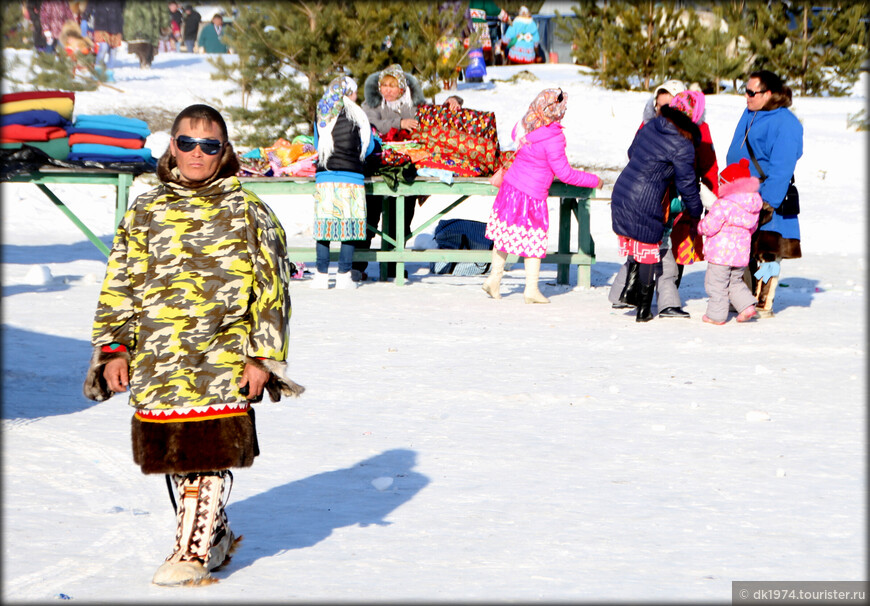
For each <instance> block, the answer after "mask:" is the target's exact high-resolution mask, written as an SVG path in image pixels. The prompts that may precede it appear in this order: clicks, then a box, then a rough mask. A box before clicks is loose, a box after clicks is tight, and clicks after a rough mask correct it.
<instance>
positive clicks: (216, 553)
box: [151, 470, 237, 585]
mask: <svg viewBox="0 0 870 606" xmlns="http://www.w3.org/2000/svg"><path fill="white" fill-rule="evenodd" d="M172 480H173V482H174V483H175V486H176V489H177V490H178V493H179V497H180V501H179V503H178V509H177V511H176V521H177V523H178V528H177V529H176V532H175V549H174V550H173V552H172V555H170V556H169V557H168V558H166V561H165V562H163V564H162V565H161V566H160V568H158V569H157V572H155V573H154V578H153V579H151V582H152V583H154V584H155V585H194V584H198V583H202V582H204V581H206V580H207V579H209V578H210V577H209V575H208V573H209V571H210V570H214V569H215V568H217V567H219V566H221V565H222V564H224V563H226V561H227V558H228V556H229V553H230V552H231V551H232V549H233V547H234V546H235V543H236V542H237V541H236V538H235V536H234V535H233V532H232V531H231V530H230V526H229V522H228V520H227V514H226V512H225V511H224V505H225V501H226V499H227V498H228V497H229V490H230V488H231V486H232V474H231V473H230V472H229V471H226V470H224V471H219V472H214V473H191V474H187V475H177V474H176V475H173V476H172Z"/></svg>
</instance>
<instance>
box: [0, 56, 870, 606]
mask: <svg viewBox="0 0 870 606" xmlns="http://www.w3.org/2000/svg"><path fill="white" fill-rule="evenodd" d="M7 52H9V51H7ZM23 55H24V59H25V62H26V61H27V60H28V59H27V57H26V53H24V54H23ZM211 71H212V68H211V66H210V65H209V63H208V61H207V60H206V59H205V58H204V57H203V56H201V55H197V56H192V55H186V54H175V53H167V54H161V55H159V56H158V57H157V58H156V60H155V62H154V65H153V68H152V69H150V70H140V69H139V67H138V62H137V61H136V59H135V57H132V56H129V55H126V54H122V55H121V56H120V57H119V66H118V67H117V68H116V70H115V77H116V79H117V83H116V86H117V87H118V88H119V89H121V91H123V92H119V91H115V90H110V89H101V90H98V91H96V92H91V93H79V94H77V95H76V105H75V107H76V113H77V114H89V113H119V114H122V115H129V112H131V111H132V110H133V108H136V107H141V106H152V105H153V106H156V107H164V108H167V109H169V110H171V111H173V112H175V111H178V110H180V109H182V108H183V107H185V106H186V105H188V104H190V103H194V102H206V103H211V104H215V105H216V106H219V107H220V106H221V105H222V104H224V103H231V102H232V103H238V100H237V98H236V97H235V96H233V95H232V94H229V93H227V92H226V91H227V90H228V84H227V83H226V82H220V81H215V80H211V79H210V77H209V74H210V73H211ZM518 71H520V68H517V67H502V68H490V70H489V76H488V78H487V80H488V82H487V84H486V85H485V86H483V87H479V88H477V89H471V88H461V89H460V91H459V93H460V94H461V95H462V96H463V97H464V98H465V101H466V107H472V108H477V109H486V110H491V111H495V112H496V115H497V120H498V124H499V132H500V134H501V135H502V139H503V143H505V144H506V143H507V142H508V139H509V136H508V135H509V132H510V128H511V127H512V125H513V124H514V123H515V122H516V120H518V119H519V118H520V117H521V116H522V114H523V112H524V110H525V108H526V107H527V106H528V103H529V102H530V101H531V100H532V98H533V97H534V95H535V94H536V93H537V92H538V91H539V90H540V89H542V88H545V87H550V86H561V87H562V88H563V89H564V90H565V91H566V92H567V93H568V95H569V110H568V114H567V116H566V118H565V120H564V123H565V126H566V128H567V136H568V155H569V159H570V160H571V161H572V163H573V164H575V165H578V166H583V167H586V168H587V169H588V170H591V171H593V172H599V174H601V175H602V176H604V177H605V179H606V180H607V181H608V182H609V183H608V185H607V186H606V187H605V188H604V190H603V192H601V194H600V195H601V198H600V199H598V200H596V201H595V202H594V203H593V208H592V226H591V228H592V234H593V237H594V238H595V242H596V254H597V262H596V264H595V265H594V266H593V268H592V288H591V289H580V288H574V287H566V286H557V285H556V284H555V266H546V265H545V267H544V271H543V272H542V277H543V280H544V281H545V282H546V283H545V284H544V285H543V287H542V288H543V291H544V293H545V294H548V295H549V296H551V297H552V304H551V305H535V306H532V305H525V304H523V300H522V296H521V290H522V284H523V270H522V266H521V265H516V266H514V267H513V268H512V269H511V270H510V271H509V272H508V274H507V276H506V278H505V280H504V284H503V293H506V294H505V297H504V298H503V299H502V300H501V301H494V300H491V299H489V298H487V296H486V295H485V294H484V293H483V292H482V291H481V289H480V285H481V283H482V278H481V277H453V276H435V275H429V273H428V268H427V267H423V266H416V265H412V266H411V267H410V270H411V276H410V284H409V285H407V286H405V287H403V288H399V287H396V286H395V285H393V284H392V283H378V282H371V281H370V282H368V283H366V284H365V285H364V286H362V287H360V288H359V289H357V290H355V291H336V290H328V291H315V290H311V289H309V288H307V283H306V281H303V280H299V281H294V282H293V284H292V296H293V319H292V329H291V332H292V343H291V360H290V369H291V372H290V375H291V376H292V378H294V379H295V380H297V381H299V382H300V383H302V384H304V385H305V386H306V387H307V392H306V393H305V394H304V395H303V396H302V398H301V399H299V400H293V401H286V400H285V401H282V402H280V403H278V404H272V403H264V404H261V405H259V406H258V407H257V421H258V430H259V440H260V445H261V448H262V455H261V456H260V457H259V458H258V459H257V461H256V463H255V464H254V466H253V467H251V468H249V469H244V470H237V472H236V474H235V477H236V485H235V487H234V489H233V492H232V495H231V500H230V505H229V507H228V513H229V518H230V523H231V525H232V527H233V528H234V530H235V531H236V532H237V533H241V534H242V535H244V540H243V541H242V543H241V546H240V548H239V550H238V551H237V552H236V554H235V556H234V557H233V560H232V562H231V563H230V565H229V566H227V567H226V569H224V570H222V571H219V572H217V573H216V574H215V576H216V577H217V578H218V579H219V580H220V582H219V583H216V584H213V585H208V586H202V587H196V588H181V589H169V588H161V587H157V586H153V585H151V584H150V580H151V576H152V575H153V573H154V570H155V569H156V568H157V566H158V565H159V564H160V563H161V561H162V560H163V558H164V557H166V556H167V555H168V554H169V551H170V550H171V546H172V542H173V539H174V516H173V512H172V507H171V505H170V503H169V499H168V497H167V494H166V488H165V485H164V480H163V477H162V476H145V475H142V474H141V473H140V472H139V470H138V467H137V466H136V465H134V464H133V462H132V460H131V455H130V445H129V419H130V415H131V409H130V408H129V407H128V406H127V405H126V397H125V396H116V397H114V398H113V399H111V400H109V401H107V402H104V403H101V404H95V403H93V402H90V401H88V400H86V399H85V398H84V397H83V396H82V395H81V383H82V379H83V376H84V372H85V369H86V367H87V362H88V358H89V355H90V346H89V335H90V326H91V319H92V314H93V311H94V307H95V304H96V299H97V295H98V292H99V287H100V282H101V280H102V277H103V273H104V268H105V259H104V258H103V257H102V255H101V254H100V253H99V252H98V251H97V250H96V249H95V248H94V247H93V246H92V245H91V244H90V243H89V242H88V241H87V240H85V238H84V237H83V236H82V235H81V233H80V232H79V231H78V230H76V229H75V227H74V226H73V225H72V224H71V223H70V222H69V221H68V220H67V219H65V218H64V217H63V216H62V215H61V214H60V213H59V212H58V210H57V209H55V208H54V207H53V205H52V204H51V203H50V202H49V201H48V200H47V199H46V198H45V197H44V196H43V195H42V194H41V193H40V192H39V190H38V189H36V188H35V187H34V186H32V185H26V184H3V185H2V196H3V208H2V213H3V214H2V219H3V221H2V270H3V333H2V339H3V341H2V343H3V354H4V355H3V382H2V395H3V408H2V419H3V484H2V490H3V519H2V522H3V561H2V570H3V583H2V599H3V601H4V602H37V601H47V600H53V599H63V598H70V599H73V600H79V601H87V602H101V601H102V602H111V603H128V602H159V601H164V600H165V601H170V600H172V601H179V600H182V601H185V602H191V603H200V602H202V603H206V602H214V601H216V600H227V601H232V602H240V603H248V602H267V601H275V602H290V601H317V600H327V601H347V600H363V601H373V602H385V601H421V600H428V601H459V600H475V601H503V600H513V601H547V602H551V601H559V600H566V601H587V600H589V601H604V600H606V601H611V600H621V601H622V600H624V601H698V600H715V601H728V600H730V597H731V582H732V581H735V580H741V581H751V580H759V581H761V580H767V581H774V580H842V581H847V580H865V579H866V570H867V552H866V549H867V541H866V538H867V535H866V521H865V520H866V517H867V511H866V477H867V476H866V458H865V456H866V446H867V444H866V437H867V436H866V426H867V425H866V420H867V419H866V405H865V394H866V384H865V383H866V373H865V369H866V358H865V351H866V349H865V345H866V334H865V331H866V324H865V320H866V311H865V310H866V254H865V251H866V241H865V237H866V236H865V235H866V227H867V226H866V211H865V204H866V193H867V192H866V175H865V169H866V166H867V146H866V134H865V133H858V132H855V131H854V130H849V129H848V128H847V116H848V115H850V114H854V113H855V112H857V111H859V110H860V109H862V108H863V107H865V105H866V102H867V99H866V95H865V93H864V91H865V90H866V81H862V82H861V84H860V85H859V86H858V87H856V93H855V94H854V95H853V96H851V97H848V98H824V99H822V98H819V99H805V98H797V99H796V100H795V103H794V106H793V110H794V111H795V113H796V114H797V116H798V117H799V118H800V119H801V121H802V122H803V125H804V129H805V140H804V149H805V152H804V156H803V158H802V159H801V160H800V161H799V162H798V166H797V173H796V181H797V184H798V187H799V188H800V192H801V208H802V214H801V228H802V237H803V239H802V248H803V251H804V257H803V258H802V259H799V260H792V261H786V262H784V263H783V264H782V272H783V273H782V276H781V285H780V289H779V291H778V294H777V299H776V306H775V311H776V312H777V313H776V318H774V319H772V320H762V321H758V322H754V323H751V324H748V325H738V324H736V323H735V322H734V321H733V319H732V320H731V321H730V322H729V323H728V324H727V325H725V326H721V327H720V326H711V325H707V324H704V323H702V322H701V319H700V318H701V315H702V314H703V312H704V310H705V306H706V295H705V293H704V285H703V277H704V269H705V264H704V263H700V264H695V265H693V266H690V267H689V268H687V271H686V274H685V277H684V279H683V286H682V288H681V294H682V296H683V298H684V301H685V304H686V305H685V308H686V310H687V311H689V312H690V313H691V314H692V318H691V319H690V320H677V319H655V320H654V321H652V322H650V323H648V324H636V323H635V321H634V317H633V315H624V314H622V313H618V312H615V311H613V310H612V309H611V308H610V305H609V303H608V301H607V291H608V287H609V284H610V282H611V281H612V279H613V276H614V274H615V273H616V271H617V269H618V267H619V265H620V264H621V261H622V259H621V257H619V256H618V254H617V250H616V242H615V237H614V236H613V234H612V232H611V230H610V213H609V206H608V202H607V196H608V195H609V189H610V186H611V185H612V183H613V181H614V180H615V178H616V175H617V174H618V171H619V170H620V169H621V168H622V167H623V166H624V165H625V162H626V156H625V150H626V149H627V148H628V146H629V144H630V143H631V139H632V136H633V134H634V131H635V129H636V128H637V125H638V124H639V122H640V117H641V110H642V106H643V104H644V102H645V101H646V100H647V98H648V96H647V94H644V93H631V92H615V91H607V90H604V89H602V88H600V87H597V86H594V85H593V84H592V83H591V81H590V79H589V77H588V76H585V75H582V74H579V73H578V71H577V69H576V68H575V67H574V66H571V65H540V66H534V67H532V68H530V71H531V72H532V73H533V74H534V75H535V76H536V77H537V80H535V81H524V80H520V81H518V82H516V83H507V82H505V81H504V80H506V79H507V78H509V77H510V76H512V75H514V74H516V73H517V72H518ZM4 87H5V83H4ZM445 96H446V93H441V94H440V95H439V96H438V100H439V101H440V100H442V99H443V98H444V97H445ZM707 102H708V122H709V124H710V127H711V131H712V134H713V139H714V144H715V146H716V149H717V151H718V155H719V162H720V165H721V163H724V161H725V151H726V150H727V148H728V144H729V143H730V140H731V136H732V134H733V130H734V127H735V125H736V123H737V119H738V117H739V116H740V113H741V111H742V109H743V107H744V98H743V97H740V96H731V95H721V96H711V97H708V98H707ZM167 143H168V133H166V132H156V133H154V134H152V136H151V137H150V138H149V141H148V146H149V147H151V149H152V150H153V152H154V155H155V156H159V155H160V154H161V153H162V152H163V151H164V149H165V148H166V145H167ZM153 183H154V181H153V176H152V177H147V176H144V177H140V178H138V179H137V180H136V182H135V183H134V186H133V193H134V194H139V193H142V192H144V191H146V190H147V189H149V188H150V187H152V186H153ZM57 190H58V191H59V192H60V195H61V197H62V198H63V199H64V200H65V201H67V202H68V204H69V206H70V208H72V210H73V211H74V212H76V213H78V214H79V215H80V216H81V217H83V219H84V220H85V222H86V223H88V224H89V225H91V226H92V228H93V229H95V230H96V231H97V233H98V234H99V235H100V236H101V237H102V238H103V240H104V241H105V242H106V243H107V244H108V243H110V241H111V235H112V220H113V219H112V217H113V214H112V197H113V193H112V191H111V190H110V188H100V187H92V188H84V187H76V186H58V187H57ZM266 200H267V202H268V203H269V204H270V205H271V206H272V207H273V208H274V209H275V211H276V212H277V213H278V215H279V217H280V218H281V220H282V222H283V223H284V225H285V227H286V229H287V231H288V233H289V234H290V235H291V239H292V241H293V243H294V244H303V243H309V244H310V242H311V238H310V233H311V231H310V230H311V208H310V207H311V204H310V201H308V200H304V199H302V200H299V199H296V200H293V199H289V197H281V196H275V197H267V198H266ZM490 205H491V199H479V200H471V201H469V202H468V203H466V204H465V205H464V206H461V207H460V208H459V209H457V210H456V211H455V212H454V216H462V217H465V218H472V219H478V220H485V219H486V215H487V213H488V210H489V207H490ZM430 208H431V207H430ZM552 210H555V203H554V207H553V209H552ZM426 218H427V210H426V206H424V207H423V208H422V209H421V210H419V211H418V213H417V218H416V221H415V225H416V224H419V222H421V221H423V220H425V219H426ZM552 245H553V246H555V242H553V243H552ZM372 268H373V273H374V266H372ZM332 271H335V269H334V267H333V269H332Z"/></svg>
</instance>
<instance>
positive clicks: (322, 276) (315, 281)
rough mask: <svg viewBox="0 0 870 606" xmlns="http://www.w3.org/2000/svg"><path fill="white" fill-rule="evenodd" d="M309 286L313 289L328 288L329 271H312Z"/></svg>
mask: <svg viewBox="0 0 870 606" xmlns="http://www.w3.org/2000/svg"><path fill="white" fill-rule="evenodd" d="M311 288H313V289H315V290H326V289H327V288H329V272H328V271H326V272H319V271H315V272H314V278H312V280H311Z"/></svg>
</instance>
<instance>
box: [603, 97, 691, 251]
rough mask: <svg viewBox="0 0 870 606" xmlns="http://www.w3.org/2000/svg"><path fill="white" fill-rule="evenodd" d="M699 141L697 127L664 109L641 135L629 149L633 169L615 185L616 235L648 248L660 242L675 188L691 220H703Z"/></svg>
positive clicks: (614, 219)
mask: <svg viewBox="0 0 870 606" xmlns="http://www.w3.org/2000/svg"><path fill="white" fill-rule="evenodd" d="M681 130H682V131H684V132H686V133H688V134H689V135H691V137H692V139H693V140H689V139H687V138H686V136H685V135H684V134H682V133H681V132H680V131H681ZM700 140H701V133H700V131H699V130H698V127H697V125H695V124H694V123H693V122H692V121H691V120H690V119H689V117H688V116H686V115H685V114H683V113H681V112H679V111H677V110H675V109H673V108H671V107H670V106H667V105H666V106H664V107H662V115H661V116H659V117H657V118H653V119H652V120H650V121H649V122H647V123H646V125H645V126H644V127H643V128H641V129H640V130H639V131H638V132H637V134H636V135H635V137H634V141H633V142H632V144H631V147H629V148H628V158H629V160H628V166H626V167H625V169H624V170H623V171H622V173H620V175H619V177H618V178H617V179H616V183H615V184H614V185H613V193H612V194H611V205H610V213H611V222H612V225H613V231H614V233H616V234H617V235H619V236H626V237H628V238H631V239H633V240H637V241H638V242H644V243H647V244H657V243H659V242H661V240H662V235H663V233H664V209H663V207H662V199H663V198H664V195H665V191H666V190H667V188H668V185H670V184H671V183H674V184H675V185H676V187H677V192H678V193H679V194H680V197H681V198H682V199H683V204H684V205H685V206H686V208H687V209H688V211H689V214H690V215H691V216H693V217H696V218H697V217H700V216H701V212H702V210H703V206H702V205H701V196H700V191H699V189H698V177H697V176H696V175H695V145H697V143H699V142H700ZM693 141H694V142H693Z"/></svg>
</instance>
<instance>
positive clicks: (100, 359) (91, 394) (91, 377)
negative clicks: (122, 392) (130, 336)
mask: <svg viewBox="0 0 870 606" xmlns="http://www.w3.org/2000/svg"><path fill="white" fill-rule="evenodd" d="M115 358H124V359H125V360H127V364H128V365H129V364H130V354H129V353H128V352H126V351H113V352H109V353H106V352H104V351H103V348H102V347H94V352H93V354H92V355H91V362H90V365H89V366H88V372H87V374H86V375H85V382H84V385H82V393H83V394H84V395H85V397H86V398H87V399H89V400H95V401H97V402H102V401H104V400H108V399H109V398H111V397H112V396H113V395H115V392H114V391H112V390H111V389H109V385H108V384H107V383H106V379H105V378H104V377H103V367H104V366H105V365H106V364H108V362H109V361H110V360H114V359H115Z"/></svg>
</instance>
